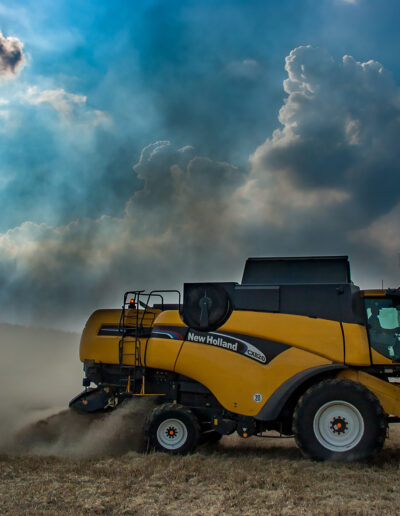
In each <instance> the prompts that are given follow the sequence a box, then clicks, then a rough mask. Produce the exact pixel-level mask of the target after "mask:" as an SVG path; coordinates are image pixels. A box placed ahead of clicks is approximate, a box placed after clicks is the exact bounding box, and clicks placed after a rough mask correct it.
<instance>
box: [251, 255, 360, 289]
mask: <svg viewBox="0 0 400 516" xmlns="http://www.w3.org/2000/svg"><path fill="white" fill-rule="evenodd" d="M315 283H319V284H327V283H336V284H343V283H351V279H350V264H349V259H348V256H317V257H313V256H312V257H299V258H294V257H290V258H248V259H247V261H246V265H245V268H244V272H243V278H242V285H257V284H262V285H285V284H291V285H296V284H297V285H299V284H302V285H305V284H315Z"/></svg>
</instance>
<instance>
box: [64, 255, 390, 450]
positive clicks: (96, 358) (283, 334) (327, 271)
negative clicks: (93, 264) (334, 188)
mask: <svg viewBox="0 0 400 516" xmlns="http://www.w3.org/2000/svg"><path fill="white" fill-rule="evenodd" d="M172 294H174V295H176V298H177V303H176V304H167V303H166V302H165V299H166V298H167V297H170V296H171V295H172ZM399 309H400V290H399V289H397V290H395V289H389V290H386V291H383V290H370V291H360V289H359V288H358V287H357V286H355V285H354V284H353V283H352V282H351V279H350V267H349V262H348V258H347V257H307V258H249V259H248V260H247V262H246V266H245V270H244V274H243V278H242V282H241V283H240V284H238V283H233V282H232V283H186V284H185V285H184V294H183V303H182V302H181V298H180V293H179V292H177V291H157V292H156V291H153V292H150V293H145V292H144V291H132V292H127V293H126V294H125V296H124V302H123V306H122V309H121V310H98V311H96V312H94V313H93V314H92V315H91V317H90V318H89V320H88V322H87V324H86V327H85V329H84V331H83V334H82V339H81V346H80V358H81V360H82V362H83V363H84V371H85V373H86V376H85V378H84V381H83V383H84V386H85V390H84V392H82V393H81V394H80V395H78V396H77V397H76V398H74V399H73V400H72V401H71V402H70V406H71V407H74V408H76V409H78V410H83V411H86V412H93V411H97V410H111V409H114V408H116V407H118V405H119V404H120V403H121V402H122V401H123V400H125V399H127V398H134V397H151V399H153V400H154V403H155V408H154V410H153V411H152V412H151V413H150V414H149V415H148V418H147V421H146V423H145V427H144V433H145V437H146V440H147V442H148V446H149V448H154V449H156V450H160V451H165V452H169V453H187V452H190V451H192V450H193V449H195V447H196V446H197V444H198V443H200V442H205V441H217V440H218V439H219V438H220V437H221V436H223V435H228V434H231V433H233V432H237V433H238V434H239V435H240V436H241V437H243V438H247V437H250V436H259V437H264V436H265V432H267V431H270V430H275V431H278V432H279V433H280V435H282V436H290V435H294V437H295V439H296V442H297V444H298V445H299V447H300V448H301V450H302V452H303V453H304V454H305V455H306V456H307V457H310V458H313V459H317V460H359V459H363V458H365V457H368V456H371V455H372V454H374V453H376V452H377V451H379V450H380V449H381V448H382V446H383V443H384V440H385V437H386V431H387V425H388V423H391V422H398V421H400V386H399V385H398V384H397V383H396V380H397V379H398V377H400V328H399V327H400V318H399V313H400V312H399Z"/></svg>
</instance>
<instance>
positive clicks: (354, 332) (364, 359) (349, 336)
mask: <svg viewBox="0 0 400 516" xmlns="http://www.w3.org/2000/svg"><path fill="white" fill-rule="evenodd" d="M343 334H344V341H345V362H346V364H349V365H357V366H367V365H370V364H371V357H370V354H369V342H368V334H367V330H366V328H365V326H362V325H360V324H349V323H343Z"/></svg>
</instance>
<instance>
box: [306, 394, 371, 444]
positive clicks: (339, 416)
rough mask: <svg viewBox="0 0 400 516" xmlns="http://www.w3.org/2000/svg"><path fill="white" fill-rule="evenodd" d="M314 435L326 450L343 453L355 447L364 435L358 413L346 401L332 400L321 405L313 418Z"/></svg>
mask: <svg viewBox="0 0 400 516" xmlns="http://www.w3.org/2000/svg"><path fill="white" fill-rule="evenodd" d="M313 429H314V435H315V437H316V438H317V440H318V441H319V443H320V444H321V445H322V446H323V447H324V448H326V449H328V450H331V451H334V452H345V451H348V450H351V449H353V448H355V447H356V446H357V444H358V443H359V442H360V441H361V439H362V437H363V435H364V420H363V417H362V416H361V413H360V411H359V410H358V409H357V407H355V406H354V405H352V404H351V403H348V402H347V401H342V400H334V401H329V402H328V403H325V404H324V405H322V406H321V407H320V408H319V409H318V410H317V412H316V413H315V416H314V422H313Z"/></svg>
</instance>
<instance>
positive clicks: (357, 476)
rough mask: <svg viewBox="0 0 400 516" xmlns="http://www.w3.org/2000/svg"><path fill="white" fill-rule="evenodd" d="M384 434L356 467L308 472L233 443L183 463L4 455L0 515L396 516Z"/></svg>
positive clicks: (396, 494)
mask: <svg viewBox="0 0 400 516" xmlns="http://www.w3.org/2000/svg"><path fill="white" fill-rule="evenodd" d="M399 430H400V429H399ZM392 434H393V437H392V439H390V440H388V441H387V443H386V445H385V449H384V450H383V452H381V454H380V455H379V456H378V457H376V458H375V459H373V460H372V461H370V462H369V463H364V464H357V463H356V464H354V463H353V464H338V463H315V462H311V461H309V460H306V459H303V458H302V457H301V455H300V453H299V451H298V450H297V448H296V447H295V445H294V443H293V441H292V440H285V441H281V440H262V441H261V440H259V439H256V438H252V439H250V440H248V441H243V440H241V439H239V438H237V437H233V438H232V437H226V438H224V439H223V440H222V442H221V443H220V444H219V445H217V446H216V447H215V448H207V447H203V448H200V449H199V451H198V452H196V453H195V454H193V455H190V456H186V457H175V456H168V455H164V454H161V453H152V454H149V455H144V454H141V453H138V452H127V453H123V454H122V455H115V454H116V453H121V451H122V449H121V448H120V447H117V448H115V449H112V448H108V451H107V452H106V453H105V454H103V456H101V455H102V454H101V452H100V450H99V456H97V457H96V458H95V457H93V456H92V457H87V458H76V457H75V458H69V457H60V456H59V457H55V456H43V455H29V454H28V455H22V456H21V455H2V456H0V513H1V514H110V515H111V514H138V515H141V514H143V515H145V514H146V515H147V514H149V515H150V514H157V515H169V514H193V515H195V514H198V515H203V514H204V515H217V514H218V515H220V514H229V515H230V514H232V515H234V514H240V515H245V514H296V515H298V514H329V515H338V514H399V513H400V475H399V472H400V431H397V430H394V431H393V432H392ZM125 437H126V436H124V438H125ZM117 450H118V451H117Z"/></svg>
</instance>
